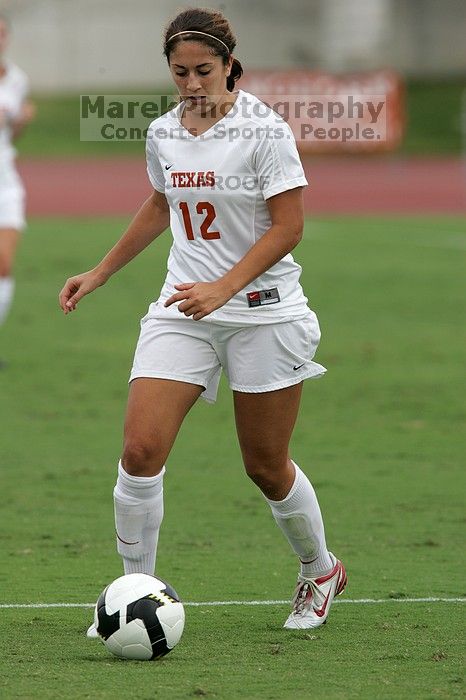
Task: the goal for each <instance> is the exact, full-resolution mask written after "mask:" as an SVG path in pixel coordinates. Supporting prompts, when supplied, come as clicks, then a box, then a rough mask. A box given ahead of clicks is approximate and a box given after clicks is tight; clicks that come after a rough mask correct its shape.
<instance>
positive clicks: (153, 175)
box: [146, 129, 165, 192]
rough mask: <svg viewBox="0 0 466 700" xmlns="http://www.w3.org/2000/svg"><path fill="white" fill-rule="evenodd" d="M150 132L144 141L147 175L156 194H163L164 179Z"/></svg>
mask: <svg viewBox="0 0 466 700" xmlns="http://www.w3.org/2000/svg"><path fill="white" fill-rule="evenodd" d="M151 132H152V130H151V129H149V131H148V136H147V139H146V162H147V174H148V176H149V180H150V182H151V185H152V187H153V188H154V190H157V192H165V177H164V174H163V170H162V166H161V165H160V160H159V156H158V153H157V149H156V144H155V139H154V136H153V134H152V135H151Z"/></svg>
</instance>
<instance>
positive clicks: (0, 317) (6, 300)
mask: <svg viewBox="0 0 466 700" xmlns="http://www.w3.org/2000/svg"><path fill="white" fill-rule="evenodd" d="M14 291H15V281H14V279H13V277H0V326H1V325H2V324H3V323H4V321H5V319H6V317H7V314H8V311H9V310H10V306H11V302H12V301H13V294H14Z"/></svg>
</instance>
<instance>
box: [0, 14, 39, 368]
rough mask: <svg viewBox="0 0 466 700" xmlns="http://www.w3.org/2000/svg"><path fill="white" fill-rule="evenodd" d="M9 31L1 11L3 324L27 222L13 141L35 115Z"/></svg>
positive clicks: (0, 273)
mask: <svg viewBox="0 0 466 700" xmlns="http://www.w3.org/2000/svg"><path fill="white" fill-rule="evenodd" d="M9 34H10V25H9V22H8V20H7V18H6V17H5V16H4V15H2V14H0V326H2V325H3V323H4V322H5V319H6V316H7V314H8V311H9V309H10V306H11V302H12V300H13V293H14V287H15V283H14V278H13V263H14V258H15V253H16V248H17V246H18V241H19V237H20V234H21V231H22V230H23V228H24V226H25V223H26V222H25V217H24V206H25V196H24V188H23V185H22V182H21V180H20V177H19V175H18V173H17V171H16V168H15V157H16V151H15V149H14V147H13V141H14V140H15V139H16V138H17V137H18V136H19V135H20V134H21V132H22V131H23V129H24V127H25V126H26V125H27V124H29V122H31V121H32V120H33V119H34V115H35V108H34V105H33V104H32V102H30V100H28V99H27V95H28V89H29V81H28V79H27V76H26V74H25V73H24V72H23V71H22V70H21V69H20V68H18V66H16V65H15V64H14V63H11V62H10V61H7V60H6V58H5V51H6V48H7V44H8V39H9ZM1 366H2V363H1V360H0V367H1Z"/></svg>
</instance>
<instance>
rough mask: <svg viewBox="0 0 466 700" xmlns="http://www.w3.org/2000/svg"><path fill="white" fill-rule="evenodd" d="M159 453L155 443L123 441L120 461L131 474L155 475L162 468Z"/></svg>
mask: <svg viewBox="0 0 466 700" xmlns="http://www.w3.org/2000/svg"><path fill="white" fill-rule="evenodd" d="M159 454H160V451H159V450H158V449H157V445H155V444H151V443H145V442H143V441H131V440H130V441H127V442H125V445H124V448H123V454H122V457H121V462H122V464H123V468H124V470H125V471H126V472H127V473H128V474H130V475H131V476H155V475H156V474H159V473H160V472H161V471H162V468H163V461H162V460H160V457H159ZM160 462H161V463H160Z"/></svg>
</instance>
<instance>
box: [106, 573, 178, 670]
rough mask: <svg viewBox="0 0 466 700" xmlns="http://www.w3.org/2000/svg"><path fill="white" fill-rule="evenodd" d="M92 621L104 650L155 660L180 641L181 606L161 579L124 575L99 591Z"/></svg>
mask: <svg viewBox="0 0 466 700" xmlns="http://www.w3.org/2000/svg"><path fill="white" fill-rule="evenodd" d="M94 624H95V627H96V629H97V632H98V634H99V636H100V638H101V639H102V641H103V643H104V644H105V646H106V647H107V649H108V650H109V651H110V652H111V653H112V654H114V655H115V656H118V657H119V658H120V659H138V660H141V661H142V660H148V659H158V658H159V657H160V656H165V654H168V652H169V651H171V649H173V647H174V646H175V645H176V644H178V642H179V641H180V639H181V635H182V634H183V628H184V608H183V604H182V603H181V602H180V599H179V597H178V595H177V593H176V591H175V590H174V589H173V588H172V587H171V586H170V585H169V584H168V583H166V582H165V581H162V579H159V578H156V577H155V576H148V575H147V574H127V575H126V576H120V578H117V579H116V580H115V581H113V583H111V584H110V585H109V586H107V588H105V589H104V590H103V591H102V593H101V594H100V596H99V599H98V600H97V603H96V606H95V611H94Z"/></svg>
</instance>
